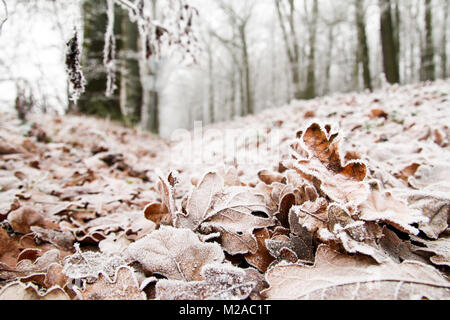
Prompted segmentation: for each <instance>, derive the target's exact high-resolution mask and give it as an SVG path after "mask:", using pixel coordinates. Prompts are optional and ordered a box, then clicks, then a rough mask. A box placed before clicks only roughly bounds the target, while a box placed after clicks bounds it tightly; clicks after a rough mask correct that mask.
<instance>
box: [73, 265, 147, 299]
mask: <svg viewBox="0 0 450 320" xmlns="http://www.w3.org/2000/svg"><path fill="white" fill-rule="evenodd" d="M77 296H79V298H80V300H146V295H145V293H144V292H142V291H141V290H140V288H139V283H138V281H137V279H136V276H135V274H134V272H133V270H132V269H131V268H129V267H124V266H122V267H119V268H118V269H117V270H116V273H115V275H114V277H112V278H110V277H109V276H108V275H106V274H104V273H103V272H101V273H100V274H99V277H98V279H97V280H96V281H95V282H94V283H91V284H86V287H85V288H84V290H77Z"/></svg>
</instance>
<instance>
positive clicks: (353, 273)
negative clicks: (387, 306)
mask: <svg viewBox="0 0 450 320" xmlns="http://www.w3.org/2000/svg"><path fill="white" fill-rule="evenodd" d="M266 280H267V282H268V283H269V285H270V287H269V288H268V289H266V290H264V291H263V296H265V297H266V298H267V299H275V300H280V299H281V300H283V299H289V300H293V299H302V300H308V299H312V300H316V299H325V300H336V299H346V300H348V299H358V300H405V299H406V300H411V299H420V298H422V297H426V298H428V299H449V298H450V282H449V281H448V280H446V279H445V278H444V277H443V276H442V275H441V274H440V273H439V271H437V270H436V269H434V268H433V267H431V266H429V265H425V264H423V263H420V262H412V261H406V262H403V263H401V264H397V263H395V262H389V261H387V262H385V263H382V264H374V263H373V262H372V261H371V260H369V259H367V258H364V257H358V256H348V255H344V254H341V253H337V252H335V251H333V250H332V249H330V248H329V247H327V246H324V245H321V246H319V248H318V249H317V253H316V260H315V263H314V266H305V265H298V264H286V265H277V266H275V267H273V268H272V269H270V270H269V271H267V273H266Z"/></svg>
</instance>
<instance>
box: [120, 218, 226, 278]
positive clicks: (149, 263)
mask: <svg viewBox="0 0 450 320" xmlns="http://www.w3.org/2000/svg"><path fill="white" fill-rule="evenodd" d="M125 256H126V257H128V259H129V260H132V261H138V262H139V263H140V264H141V265H142V266H143V268H144V269H145V270H146V271H147V272H150V273H157V274H161V275H164V276H166V277H167V278H169V279H174V280H185V281H192V280H200V279H201V278H200V270H201V268H202V266H204V265H205V264H209V263H214V262H222V261H223V260H224V259H225V256H224V254H223V251H222V249H221V248H220V246H219V245H218V244H217V243H202V242H200V240H199V239H198V237H197V235H196V234H195V233H194V232H193V231H191V230H189V229H175V228H172V227H166V226H161V228H160V229H159V230H156V231H154V232H152V233H150V234H149V235H147V236H145V237H144V238H142V239H140V240H138V241H136V242H135V243H132V244H131V245H130V246H129V247H128V249H127V250H126V252H125Z"/></svg>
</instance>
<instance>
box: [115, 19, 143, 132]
mask: <svg viewBox="0 0 450 320" xmlns="http://www.w3.org/2000/svg"><path fill="white" fill-rule="evenodd" d="M121 37H122V51H121V52H120V55H119V57H120V63H121V86H120V87H121V92H120V95H121V99H120V101H121V104H122V110H126V120H127V122H128V123H127V124H128V125H134V124H137V123H139V121H140V120H141V112H142V110H141V109H142V85H141V79H140V76H139V49H138V42H139V32H138V27H137V25H136V24H135V23H133V22H131V21H130V19H129V18H128V16H127V15H126V14H122V34H121Z"/></svg>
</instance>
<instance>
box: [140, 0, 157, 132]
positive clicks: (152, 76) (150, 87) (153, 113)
mask: <svg viewBox="0 0 450 320" xmlns="http://www.w3.org/2000/svg"><path fill="white" fill-rule="evenodd" d="M152 2H153V3H152V8H153V13H152V15H153V19H156V18H157V17H156V14H157V11H156V10H157V8H156V0H152ZM139 43H140V46H139V51H140V54H139V69H140V72H139V75H140V79H141V84H142V110H141V127H142V128H143V129H145V130H149V131H151V132H153V133H155V134H158V133H159V93H158V90H157V87H156V82H157V79H158V70H157V68H158V64H157V62H156V61H155V59H154V58H153V57H150V59H149V60H147V59H146V57H145V55H144V54H143V52H142V51H143V50H145V49H144V43H145V39H141V41H140V42H139Z"/></svg>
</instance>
